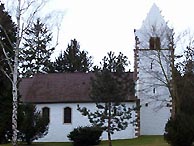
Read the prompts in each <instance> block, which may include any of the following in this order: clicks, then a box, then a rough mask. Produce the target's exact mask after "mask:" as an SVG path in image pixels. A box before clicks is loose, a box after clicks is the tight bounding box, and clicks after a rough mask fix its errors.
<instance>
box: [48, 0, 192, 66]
mask: <svg viewBox="0 0 194 146" xmlns="http://www.w3.org/2000/svg"><path fill="white" fill-rule="evenodd" d="M153 3H155V4H156V5H157V6H158V7H159V9H160V10H161V14H162V15H163V16H164V19H165V20H166V21H168V24H169V26H170V27H172V28H174V29H175V32H177V33H178V32H181V31H183V30H185V29H188V28H190V29H192V27H194V15H193V14H194V0H50V3H48V4H47V9H48V10H52V9H55V10H56V9H57V10H61V11H63V12H64V18H63V21H62V25H61V30H60V36H59V37H60V38H59V45H58V47H57V48H56V50H55V55H56V56H57V55H58V54H59V52H60V51H61V50H65V49H66V48H67V44H68V43H70V40H71V39H74V38H75V39H77V41H78V42H80V47H81V49H83V50H86V51H88V52H89V55H91V56H93V58H94V64H98V63H99V61H101V59H102V58H103V56H105V55H106V54H107V52H109V51H114V52H116V53H118V52H122V53H124V54H125V55H126V56H128V58H129V60H130V61H131V64H132V67H131V68H133V49H134V33H133V30H134V29H139V28H140V27H141V24H142V21H143V20H144V19H145V18H146V16H147V13H148V12H149V10H150V8H151V6H152V5H153Z"/></svg>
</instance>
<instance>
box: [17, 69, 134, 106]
mask: <svg viewBox="0 0 194 146" xmlns="http://www.w3.org/2000/svg"><path fill="white" fill-rule="evenodd" d="M93 76H94V73H51V74H37V75H35V76H34V77H33V78H24V79H22V80H21V82H20V86H19V91H20V94H21V96H22V101H23V102H31V103H60V102H71V103H76V102H78V103H79V102H92V100H91V99H90V97H89V92H90V79H91V77H93ZM130 78H133V73H130ZM129 100H135V97H134V96H133V97H130V99H129Z"/></svg>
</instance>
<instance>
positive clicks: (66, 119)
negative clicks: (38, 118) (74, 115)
mask: <svg viewBox="0 0 194 146" xmlns="http://www.w3.org/2000/svg"><path fill="white" fill-rule="evenodd" d="M64 123H71V108H70V107H66V108H64Z"/></svg>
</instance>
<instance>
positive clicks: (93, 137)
mask: <svg viewBox="0 0 194 146" xmlns="http://www.w3.org/2000/svg"><path fill="white" fill-rule="evenodd" d="M102 132H103V130H102V128H99V127H95V126H91V127H90V126H86V127H78V128H75V129H74V130H73V131H71V132H70V134H69V135H68V136H67V137H68V138H69V140H71V141H73V144H74V146H90V145H97V144H99V143H100V136H101V135H102Z"/></svg>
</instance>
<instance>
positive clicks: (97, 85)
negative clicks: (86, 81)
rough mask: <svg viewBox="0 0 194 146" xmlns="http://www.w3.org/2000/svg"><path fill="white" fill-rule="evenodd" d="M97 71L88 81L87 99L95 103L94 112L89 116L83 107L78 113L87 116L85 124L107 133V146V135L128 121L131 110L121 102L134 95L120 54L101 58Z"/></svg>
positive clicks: (126, 124)
mask: <svg viewBox="0 0 194 146" xmlns="http://www.w3.org/2000/svg"><path fill="white" fill-rule="evenodd" d="M101 65H102V66H101V67H96V68H98V69H97V70H96V72H95V77H94V78H93V79H92V80H91V92H90V97H91V99H92V100H93V101H94V102H95V103H96V108H97V110H96V111H95V112H91V111H90V110H88V109H87V108H85V107H82V108H81V107H79V106H78V110H79V111H80V112H81V113H82V114H83V115H84V116H87V117H88V119H89V121H90V122H91V123H92V124H94V125H97V126H99V127H103V129H104V130H105V131H106V132H107V133H108V140H109V146H111V145H112V143H111V134H113V133H114V132H115V131H120V130H124V129H126V127H127V126H128V123H129V121H128V120H129V119H130V118H131V110H132V109H130V108H129V107H127V106H126V105H125V104H124V103H123V102H125V101H126V100H128V99H129V96H130V94H133V93H134V82H133V80H132V79H130V78H129V74H128V73H126V72H125V66H126V65H128V62H127V57H126V56H124V55H123V54H122V53H120V54H119V55H118V56H115V55H114V53H112V52H110V53H108V57H104V59H103V62H102V63H101Z"/></svg>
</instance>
